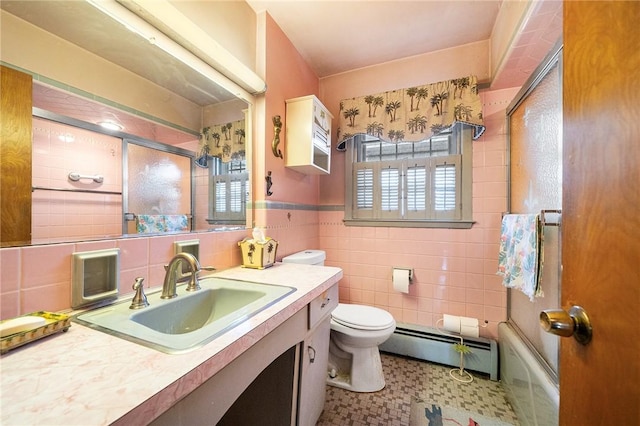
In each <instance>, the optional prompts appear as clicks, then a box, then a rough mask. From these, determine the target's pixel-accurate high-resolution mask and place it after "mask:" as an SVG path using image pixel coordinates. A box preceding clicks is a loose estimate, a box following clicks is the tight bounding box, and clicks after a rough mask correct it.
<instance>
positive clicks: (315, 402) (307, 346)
mask: <svg viewBox="0 0 640 426" xmlns="http://www.w3.org/2000/svg"><path fill="white" fill-rule="evenodd" d="M336 306H338V285H337V284H336V285H334V286H333V287H331V288H330V289H329V290H327V291H326V292H324V293H323V294H321V295H320V296H318V297H317V298H315V299H314V300H313V301H311V303H309V332H308V334H307V337H306V338H305V340H304V341H303V342H302V353H301V371H300V394H299V404H298V424H300V425H314V424H316V422H317V421H318V418H319V417H320V414H321V413H322V410H323V408H324V402H325V393H326V382H327V369H328V363H329V336H330V332H331V311H333V310H334V309H335V307H336Z"/></svg>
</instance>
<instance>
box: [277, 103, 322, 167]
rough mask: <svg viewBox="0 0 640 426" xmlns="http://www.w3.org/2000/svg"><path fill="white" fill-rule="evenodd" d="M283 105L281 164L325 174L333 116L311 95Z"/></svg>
mask: <svg viewBox="0 0 640 426" xmlns="http://www.w3.org/2000/svg"><path fill="white" fill-rule="evenodd" d="M286 104H287V111H286V112H287V115H286V121H285V127H286V140H285V151H284V164H285V166H286V167H288V168H290V169H293V170H296V171H298V172H300V173H304V174H309V175H318V174H329V172H330V171H331V120H332V119H333V116H332V115H331V113H330V112H329V110H328V109H327V108H326V107H325V106H324V105H322V103H321V102H320V101H319V100H318V98H316V97H315V96H314V95H309V96H303V97H300V98H295V99H288V100H287V101H286Z"/></svg>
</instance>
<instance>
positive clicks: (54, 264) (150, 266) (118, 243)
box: [0, 231, 247, 319]
mask: <svg viewBox="0 0 640 426" xmlns="http://www.w3.org/2000/svg"><path fill="white" fill-rule="evenodd" d="M245 236H247V232H246V231H237V232H207V233H199V234H182V235H173V236H159V237H149V238H125V239H116V240H105V241H96V242H86V243H75V244H51V245H42V246H32V247H22V248H5V249H0V319H6V318H11V317H14V316H17V315H21V314H25V313H29V312H34V311H41V310H45V311H52V312H56V311H62V310H66V309H70V307H71V278H72V276H71V274H72V272H71V271H72V266H71V265H72V263H71V262H72V254H73V253H74V252H80V251H91V250H101V249H106V248H114V247H117V248H119V249H120V268H121V270H120V294H127V293H131V292H132V291H133V290H132V289H131V286H132V285H133V283H134V280H135V278H136V277H144V278H145V285H146V287H147V288H150V287H159V286H161V285H162V281H163V277H164V269H163V265H165V264H166V263H168V262H169V260H170V259H171V257H172V256H173V242H174V241H180V240H191V239H199V240H200V263H201V264H202V265H203V266H214V267H216V268H218V269H226V268H229V267H231V266H235V265H239V264H240V263H241V254H240V249H239V248H238V241H240V240H242V239H243V238H244V237H245Z"/></svg>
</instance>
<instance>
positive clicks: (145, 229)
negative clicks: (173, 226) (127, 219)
mask: <svg viewBox="0 0 640 426" xmlns="http://www.w3.org/2000/svg"><path fill="white" fill-rule="evenodd" d="M136 229H137V230H138V233H140V234H149V233H156V232H166V230H167V228H166V226H165V221H164V216H162V215H159V214H139V215H137V216H136Z"/></svg>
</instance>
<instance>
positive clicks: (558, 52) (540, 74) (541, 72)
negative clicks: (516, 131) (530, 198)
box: [506, 39, 562, 385]
mask: <svg viewBox="0 0 640 426" xmlns="http://www.w3.org/2000/svg"><path fill="white" fill-rule="evenodd" d="M556 66H557V67H558V75H559V80H560V81H559V83H558V84H559V88H560V93H559V99H558V103H559V105H560V108H562V39H560V40H558V42H557V43H556V44H555V45H554V47H553V48H552V49H551V50H550V51H549V53H548V54H547V56H546V57H545V58H544V59H543V61H542V62H541V63H540V65H539V66H538V67H537V68H536V69H535V71H534V72H533V73H532V74H531V76H530V77H529V79H528V80H527V81H526V82H525V84H523V86H522V88H521V89H520V91H519V92H518V94H517V95H516V96H515V98H514V100H513V101H512V102H511V103H510V104H509V106H508V107H507V110H506V111H507V117H506V118H507V120H506V130H507V152H506V164H507V209H508V212H509V213H522V212H514V211H513V209H512V196H511V191H512V185H511V180H512V176H511V154H512V152H511V131H512V124H511V122H512V116H513V114H514V112H516V110H517V109H518V108H519V107H520V106H521V105H522V104H523V102H524V101H525V100H527V98H528V97H529V96H530V95H531V94H532V93H533V92H534V91H535V89H536V88H537V87H538V85H539V84H540V83H541V82H542V81H543V80H544V79H545V78H546V77H547V76H548V75H549V73H550V71H552V70H553V69H554V67H556ZM560 126H562V122H561V121H560ZM560 138H561V136H560ZM560 143H561V141H560ZM560 149H562V148H561V147H560ZM561 161H562V159H560V166H561V165H562V163H561ZM559 207H560V206H559ZM545 208H546V207H545ZM559 220H560V222H559V225H558V227H557V229H558V236H557V239H558V270H557V276H558V288H557V292H558V293H557V300H549V302H548V303H549V305H550V306H552V307H556V306H560V297H561V289H562V281H561V277H562V274H561V268H562V265H561V261H560V259H561V258H562V245H561V217H560V219H559ZM543 232H544V229H543ZM515 291H517V290H514V289H507V322H508V323H509V325H510V326H511V327H512V328H513V329H514V331H515V332H516V334H517V335H518V336H519V337H520V339H521V340H522V342H523V343H524V344H525V345H526V346H527V347H528V348H529V350H530V351H531V353H532V355H533V356H534V358H536V359H537V360H538V361H539V363H540V365H541V366H542V368H543V369H544V370H545V371H546V372H547V374H548V375H549V377H550V378H551V379H552V380H553V381H554V382H555V383H556V385H557V384H558V383H559V373H560V372H559V358H560V342H559V338H558V337H554V339H555V340H556V345H557V346H556V348H555V352H554V354H553V355H554V356H555V357H556V359H555V363H556V365H557V366H558V367H557V368H554V367H553V366H552V365H551V364H550V363H549V362H548V361H547V360H546V359H545V358H544V357H543V356H542V354H541V351H540V350H539V349H538V348H537V347H536V346H535V345H534V343H533V342H532V339H530V338H529V337H528V336H527V334H526V333H525V332H524V331H523V330H522V328H521V327H519V326H518V324H517V322H516V321H515V320H514V319H513V317H512V310H513V301H512V298H513V295H514V292H515ZM532 314H533V315H537V313H532ZM533 320H535V321H536V323H537V316H534V317H533V318H532V321H533Z"/></svg>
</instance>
